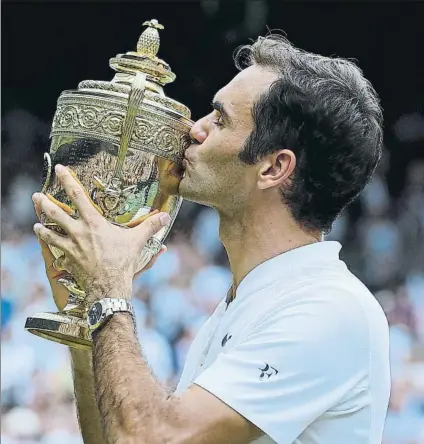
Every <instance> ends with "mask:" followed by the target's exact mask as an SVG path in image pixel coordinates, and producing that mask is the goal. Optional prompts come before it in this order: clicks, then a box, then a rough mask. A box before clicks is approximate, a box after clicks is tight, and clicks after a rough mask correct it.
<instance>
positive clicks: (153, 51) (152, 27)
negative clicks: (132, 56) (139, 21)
mask: <svg viewBox="0 0 424 444" xmlns="http://www.w3.org/2000/svg"><path fill="white" fill-rule="evenodd" d="M143 26H148V28H147V29H145V30H144V31H143V33H142V34H141V36H140V38H139V39H138V43H137V52H138V53H139V54H142V55H144V56H147V57H149V58H156V55H157V53H158V51H159V46H160V38H159V31H158V29H164V27H163V25H161V24H160V23H159V22H158V21H157V20H156V19H152V20H149V21H146V22H144V23H143Z"/></svg>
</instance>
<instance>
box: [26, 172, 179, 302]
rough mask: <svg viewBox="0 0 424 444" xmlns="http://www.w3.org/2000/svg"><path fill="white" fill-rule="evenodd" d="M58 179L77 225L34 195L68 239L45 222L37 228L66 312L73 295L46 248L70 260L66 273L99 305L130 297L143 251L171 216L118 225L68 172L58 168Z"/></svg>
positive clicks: (54, 288)
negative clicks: (114, 296)
mask: <svg viewBox="0 0 424 444" xmlns="http://www.w3.org/2000/svg"><path fill="white" fill-rule="evenodd" d="M56 174H57V177H58V179H59V181H60V183H61V184H62V186H63V188H64V189H65V191H66V193H67V195H68V196H69V198H70V199H71V201H72V202H73V204H74V205H75V207H76V208H77V209H78V212H79V215H80V218H79V219H77V220H75V219H73V218H72V217H70V216H69V215H68V214H67V213H66V212H65V211H64V210H63V209H62V208H60V207H59V206H58V205H56V204H55V203H53V202H52V201H51V200H49V199H48V198H47V197H46V196H45V195H44V194H41V193H36V194H34V196H33V200H34V203H35V206H36V211H37V213H38V214H40V212H41V211H42V212H43V213H45V215H46V216H47V217H48V219H50V220H51V221H53V222H55V223H56V224H58V225H59V226H60V227H61V228H62V229H63V230H64V231H65V232H66V234H67V236H64V235H61V234H59V233H56V232H54V231H52V230H49V229H48V228H46V227H44V226H43V225H41V224H39V223H37V224H35V225H34V231H35V233H36V234H37V236H38V237H39V239H40V243H41V246H42V252H43V257H44V260H45V262H46V272H47V276H48V278H49V281H50V285H51V286H52V291H53V295H54V298H55V302H56V305H58V307H59V308H60V309H61V308H63V306H64V305H66V300H67V291H66V290H64V287H63V286H61V285H60V284H58V283H57V282H56V279H57V278H58V277H60V275H61V274H63V271H62V272H61V271H59V272H58V271H57V269H55V268H54V266H53V261H54V257H53V255H52V254H51V252H50V250H49V248H48V247H47V245H46V243H47V244H50V245H53V246H55V247H57V248H59V249H61V250H62V251H63V252H64V254H65V256H64V259H61V260H60V269H66V270H67V271H68V272H70V273H71V274H72V275H73V276H74V277H75V278H76V280H77V282H78V284H79V285H80V286H81V287H82V288H84V289H85V290H86V292H87V293H91V296H92V299H93V300H94V299H100V298H102V297H107V296H111V295H112V293H114V292H116V293H117V294H119V295H120V297H125V296H126V297H129V296H130V294H131V283H132V280H133V278H134V275H135V274H136V272H137V271H138V264H139V260H140V254H141V251H142V249H143V247H144V245H145V243H146V242H147V240H148V239H149V238H150V237H151V236H153V235H154V234H155V233H157V232H158V231H159V230H160V229H161V228H163V226H164V225H166V224H168V223H169V221H170V218H169V215H168V214H166V213H159V214H155V215H152V216H151V217H150V218H148V219H147V220H145V221H144V222H142V223H141V224H140V225H138V226H137V227H135V228H122V227H119V226H116V225H113V224H111V223H110V222H108V221H107V220H106V219H105V218H104V217H102V216H101V215H100V214H99V213H98V212H97V210H96V209H95V208H94V207H93V206H92V204H91V203H90V200H89V198H88V197H87V196H86V194H85V192H84V190H83V188H82V186H81V185H80V184H79V183H78V181H77V180H75V179H74V178H73V177H72V175H71V174H70V172H69V171H68V170H67V169H66V168H64V167H63V166H60V165H58V166H56ZM165 251H166V247H164V248H163V249H162V250H161V251H160V252H159V254H158V255H156V256H155V257H154V258H153V259H152V260H151V261H150V263H149V264H148V265H147V266H146V267H145V268H144V269H143V271H144V270H146V269H147V268H150V267H151V266H152V265H153V264H154V262H155V261H156V259H157V257H159V255H160V254H162V253H164V252H165ZM56 267H57V265H56ZM57 268H59V267H57ZM125 290H127V291H125ZM128 290H129V291H128ZM65 291H66V293H65ZM87 297H88V294H87ZM88 299H89V298H88Z"/></svg>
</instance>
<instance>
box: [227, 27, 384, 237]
mask: <svg viewBox="0 0 424 444" xmlns="http://www.w3.org/2000/svg"><path fill="white" fill-rule="evenodd" d="M234 59H235V63H236V66H237V68H238V69H240V70H242V69H244V68H245V67H247V66H250V65H252V64H256V65H258V66H261V67H264V68H269V69H271V70H274V71H276V72H277V73H278V75H279V78H278V80H276V81H275V82H274V83H273V84H272V85H271V86H270V88H269V90H268V91H267V92H266V93H264V94H262V95H261V97H260V98H259V99H258V100H257V102H256V103H255V104H254V106H253V109H252V114H253V120H254V129H253V131H252V133H251V134H250V136H249V137H248V139H247V140H246V143H245V146H244V147H243V149H242V151H241V152H240V154H239V157H240V159H241V160H242V161H244V162H245V163H248V164H254V163H256V162H257V161H258V160H260V159H261V157H263V156H264V155H267V154H269V153H272V152H275V151H277V150H280V149H290V150H292V151H293V153H294V154H295V155H296V168H295V170H294V172H293V174H292V177H291V178H290V183H289V184H288V185H284V186H283V187H282V188H281V190H280V193H281V196H282V199H283V202H284V203H285V204H286V205H287V206H288V207H289V209H290V211H291V213H292V215H293V217H294V219H295V220H296V221H297V222H298V223H299V224H300V225H301V226H302V227H304V228H306V229H319V230H321V231H323V232H328V231H329V230H330V229H331V226H332V223H333V222H334V221H335V220H336V218H337V217H338V216H339V215H340V213H341V212H342V211H343V209H344V208H345V207H346V206H347V205H348V204H349V203H351V202H352V201H353V200H354V199H355V198H356V197H357V196H358V194H359V193H360V192H361V191H362V189H363V188H364V187H365V185H366V184H367V183H368V182H369V180H370V178H371V176H372V173H373V172H374V170H375V168H376V166H377V164H378V162H379V160H380V158H381V152H382V112H381V108H380V105H379V100H378V97H377V94H376V92H375V91H374V89H373V87H372V86H371V84H370V82H369V81H368V80H366V79H365V78H364V77H363V75H362V71H361V70H360V69H359V68H358V67H357V66H356V65H355V64H354V63H353V62H351V61H349V60H345V59H341V58H329V57H323V56H320V55H316V54H311V53H308V52H306V51H302V50H300V49H297V48H295V47H294V46H293V45H292V44H291V43H290V42H289V41H287V40H286V39H285V38H284V37H283V36H280V35H270V36H267V37H260V38H259V39H258V40H257V41H256V42H255V43H254V44H253V45H251V46H243V47H241V48H239V49H238V50H237V51H236V53H235V55H234Z"/></svg>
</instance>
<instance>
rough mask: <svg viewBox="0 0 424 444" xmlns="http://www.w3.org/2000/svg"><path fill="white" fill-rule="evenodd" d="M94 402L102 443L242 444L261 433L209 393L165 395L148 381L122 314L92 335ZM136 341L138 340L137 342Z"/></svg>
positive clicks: (196, 390)
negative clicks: (105, 439)
mask: <svg viewBox="0 0 424 444" xmlns="http://www.w3.org/2000/svg"><path fill="white" fill-rule="evenodd" d="M93 336H94V337H93V369H94V381H95V391H96V399H97V403H98V406H99V410H100V415H101V417H102V419H103V420H102V425H103V427H104V429H103V430H104V435H105V436H106V437H107V442H108V443H125V444H132V443H134V444H135V443H137V444H144V443H148V444H156V443H158V444H159V443H160V444H164V443H176V444H178V443H184V444H191V443H193V444H194V443H196V444H209V443H211V444H212V443H214V444H215V443H217V442H231V443H232V444H238V443H240V444H241V443H247V442H249V441H250V440H251V439H252V438H254V437H259V436H260V435H261V434H262V432H261V431H260V430H259V429H258V428H256V427H255V426H254V425H253V424H251V423H250V422H249V421H247V420H246V419H245V418H244V417H243V416H241V415H240V414H239V413H237V412H236V411H235V410H233V409H232V408H230V407H228V406H227V405H226V404H225V403H224V402H222V401H220V400H219V399H218V398H216V397H215V396H214V395H212V394H211V393H209V392H207V391H206V390H204V389H202V388H201V387H198V386H196V385H194V386H192V387H191V388H190V389H189V390H187V391H186V392H185V393H183V394H182V395H181V396H180V397H176V396H174V395H171V393H169V392H168V391H167V390H165V389H164V388H163V387H162V386H161V385H160V384H159V383H158V382H157V381H156V380H155V378H154V377H153V375H152V373H151V370H150V368H149V366H148V364H147V362H146V359H145V357H144V356H143V353H142V351H141V349H140V345H139V343H138V340H137V337H136V334H135V332H134V323H133V320H132V318H131V315H129V314H127V313H119V314H115V315H114V316H113V317H112V318H111V319H110V320H109V322H108V323H107V324H106V325H105V326H104V327H103V328H102V329H101V330H100V331H98V332H95V334H94V335H93ZM141 341H142V338H141Z"/></svg>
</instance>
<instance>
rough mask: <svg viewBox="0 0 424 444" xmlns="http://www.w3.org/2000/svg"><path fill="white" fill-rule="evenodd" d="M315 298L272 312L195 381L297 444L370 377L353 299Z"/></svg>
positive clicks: (284, 443)
mask: <svg viewBox="0 0 424 444" xmlns="http://www.w3.org/2000/svg"><path fill="white" fill-rule="evenodd" d="M336 305H340V307H335V306H334V299H333V300H331V298H330V299H328V298H325V297H324V298H314V299H313V300H312V301H311V300H309V301H303V302H299V303H295V304H293V306H292V307H290V308H284V310H280V309H278V307H277V308H276V309H275V310H272V313H271V314H270V315H269V316H268V317H267V318H266V320H264V321H262V322H261V323H260V324H258V325H257V326H256V327H255V328H254V329H253V330H252V332H251V333H250V334H249V335H248V337H246V339H245V340H244V341H242V342H241V343H239V344H237V345H234V346H233V348H231V349H229V350H227V351H225V352H222V353H221V354H220V355H219V356H218V358H217V359H216V361H215V362H214V363H213V364H212V365H211V366H210V367H209V368H207V369H206V370H205V371H204V372H203V373H201V374H200V375H199V376H198V378H197V379H196V380H195V381H194V383H195V384H197V385H199V386H200V387H202V388H204V389H205V390H207V391H208V392H210V393H212V394H213V395H215V396H216V397H218V398H219V399H220V400H222V401H223V402H224V403H226V404H227V405H228V406H230V407H231V408H232V409H234V410H236V411H237V412H238V413H240V414H241V415H242V416H244V417H245V418H246V419H248V420H249V421H250V422H252V423H253V424H255V425H256V426H257V427H259V428H260V429H261V430H262V431H263V432H264V433H266V434H267V435H268V436H270V437H271V438H272V439H273V440H274V441H276V442H277V443H278V444H292V443H293V442H294V441H295V439H296V438H297V437H298V436H299V435H300V434H301V433H302V432H303V431H304V430H305V429H306V428H307V427H308V426H309V425H310V424H311V423H312V422H313V421H314V420H316V419H317V418H318V417H320V416H321V415H322V414H323V413H324V412H325V411H327V410H329V409H331V408H332V407H334V406H335V405H337V404H338V403H339V402H341V401H342V399H343V398H344V397H345V396H346V394H347V393H349V392H350V391H351V390H352V389H353V388H355V387H357V386H358V385H360V384H365V383H364V382H363V381H364V380H365V378H366V375H367V350H368V349H367V347H368V346H367V344H368V329H367V326H366V322H365V319H364V316H363V315H362V313H360V312H359V311H358V310H356V312H355V310H353V309H352V304H346V306H345V307H344V306H343V304H342V303H340V304H336Z"/></svg>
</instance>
